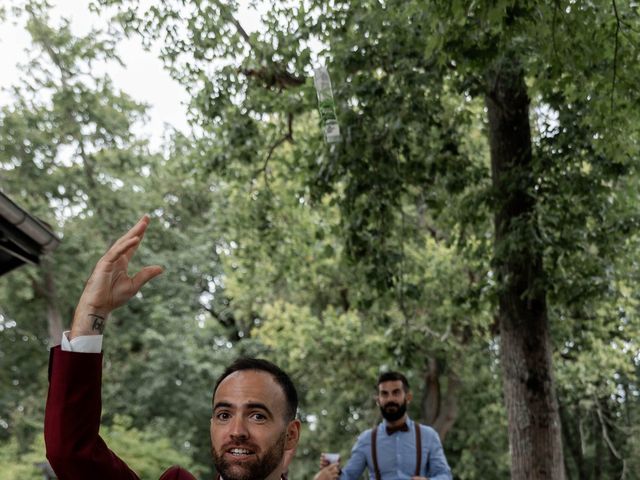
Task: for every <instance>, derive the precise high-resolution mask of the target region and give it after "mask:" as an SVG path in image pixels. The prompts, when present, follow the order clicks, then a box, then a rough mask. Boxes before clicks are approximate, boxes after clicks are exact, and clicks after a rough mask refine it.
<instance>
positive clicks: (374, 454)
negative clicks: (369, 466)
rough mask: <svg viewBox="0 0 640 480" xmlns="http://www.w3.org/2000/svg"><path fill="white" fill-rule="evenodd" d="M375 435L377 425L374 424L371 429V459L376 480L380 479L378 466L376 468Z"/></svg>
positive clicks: (376, 433) (376, 450)
mask: <svg viewBox="0 0 640 480" xmlns="http://www.w3.org/2000/svg"><path fill="white" fill-rule="evenodd" d="M377 437H378V427H377V426H375V427H373V428H372V429H371V460H372V461H373V473H374V475H375V476H376V480H382V475H380V468H378V449H377V448H376V440H377Z"/></svg>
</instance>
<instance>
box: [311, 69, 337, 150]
mask: <svg viewBox="0 0 640 480" xmlns="http://www.w3.org/2000/svg"><path fill="white" fill-rule="evenodd" d="M313 83H314V84H315V86H316V93H317V94H318V110H319V111H320V123H321V124H322V129H323V131H324V139H325V141H326V142H327V143H338V142H339V141H340V140H341V139H342V137H341V136H340V126H339V125H338V117H337V116H336V105H335V102H334V101H333V92H332V91H331V78H330V77H329V72H328V71H327V69H326V68H325V67H318V68H316V69H314V71H313Z"/></svg>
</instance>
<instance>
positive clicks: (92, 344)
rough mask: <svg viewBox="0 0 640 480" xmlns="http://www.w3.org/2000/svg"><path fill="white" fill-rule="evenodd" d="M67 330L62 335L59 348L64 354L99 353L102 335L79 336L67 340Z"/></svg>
mask: <svg viewBox="0 0 640 480" xmlns="http://www.w3.org/2000/svg"><path fill="white" fill-rule="evenodd" d="M68 335H69V330H67V331H66V332H63V333H62V343H60V348H61V349H62V350H64V351H65V352H82V353H100V352H101V351H102V335H81V336H79V337H75V338H74V339H73V340H69V336H68Z"/></svg>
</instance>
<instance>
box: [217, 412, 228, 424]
mask: <svg viewBox="0 0 640 480" xmlns="http://www.w3.org/2000/svg"><path fill="white" fill-rule="evenodd" d="M230 418H231V415H229V413H228V412H218V413H216V419H217V420H220V421H221V422H225V421H227V420H229V419H230Z"/></svg>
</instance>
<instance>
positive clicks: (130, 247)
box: [103, 215, 149, 262]
mask: <svg viewBox="0 0 640 480" xmlns="http://www.w3.org/2000/svg"><path fill="white" fill-rule="evenodd" d="M148 226H149V216H148V215H143V216H142V218H141V219H140V220H138V223H136V224H135V225H134V226H133V227H131V228H130V229H129V231H128V232H127V233H125V234H124V235H123V236H121V237H120V238H119V239H118V240H116V241H115V243H114V244H113V245H112V246H111V248H110V249H109V250H108V251H107V253H105V254H104V257H103V258H104V259H105V260H107V261H109V262H115V261H116V260H118V258H120V256H122V255H126V256H127V260H131V257H132V256H133V254H134V253H135V251H136V250H137V249H138V245H140V242H141V241H142V237H144V232H145V231H146V229H147V227H148Z"/></svg>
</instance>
